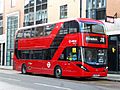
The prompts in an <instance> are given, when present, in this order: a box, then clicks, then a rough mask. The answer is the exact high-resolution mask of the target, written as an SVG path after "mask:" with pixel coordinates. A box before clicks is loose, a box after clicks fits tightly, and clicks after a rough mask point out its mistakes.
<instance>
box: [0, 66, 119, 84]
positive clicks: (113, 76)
mask: <svg viewBox="0 0 120 90" xmlns="http://www.w3.org/2000/svg"><path fill="white" fill-rule="evenodd" d="M0 70H13V66H0ZM93 78H97V79H101V80H108V81H115V82H120V73H119V74H109V73H108V75H107V77H93Z"/></svg>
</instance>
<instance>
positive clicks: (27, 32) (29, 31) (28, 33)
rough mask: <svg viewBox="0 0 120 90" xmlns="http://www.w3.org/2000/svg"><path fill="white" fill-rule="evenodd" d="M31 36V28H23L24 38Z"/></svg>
mask: <svg viewBox="0 0 120 90" xmlns="http://www.w3.org/2000/svg"><path fill="white" fill-rule="evenodd" d="M30 37H31V30H30V29H27V30H24V38H30Z"/></svg>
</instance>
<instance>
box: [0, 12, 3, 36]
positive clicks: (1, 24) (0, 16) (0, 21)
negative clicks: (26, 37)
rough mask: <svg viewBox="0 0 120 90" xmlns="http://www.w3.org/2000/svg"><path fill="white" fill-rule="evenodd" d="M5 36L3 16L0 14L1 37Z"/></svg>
mask: <svg viewBox="0 0 120 90" xmlns="http://www.w3.org/2000/svg"><path fill="white" fill-rule="evenodd" d="M2 34H3V15H2V14H0V35H2Z"/></svg>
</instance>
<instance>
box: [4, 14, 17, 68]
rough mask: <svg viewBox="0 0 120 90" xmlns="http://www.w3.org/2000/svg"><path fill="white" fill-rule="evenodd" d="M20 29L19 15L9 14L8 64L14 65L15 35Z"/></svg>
mask: <svg viewBox="0 0 120 90" xmlns="http://www.w3.org/2000/svg"><path fill="white" fill-rule="evenodd" d="M17 29H18V15H13V16H8V17H7V43H6V46H7V47H6V49H7V53H6V61H7V65H8V66H9V65H12V59H11V57H12V56H11V55H12V53H13V50H14V37H15V32H16V30H17Z"/></svg>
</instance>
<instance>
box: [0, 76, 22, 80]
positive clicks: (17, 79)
mask: <svg viewBox="0 0 120 90" xmlns="http://www.w3.org/2000/svg"><path fill="white" fill-rule="evenodd" d="M0 78H1V79H6V80H12V81H21V80H19V79H13V78H5V77H0Z"/></svg>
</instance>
